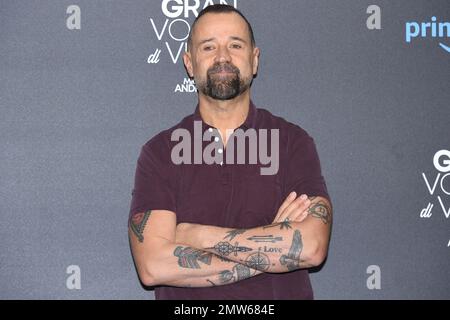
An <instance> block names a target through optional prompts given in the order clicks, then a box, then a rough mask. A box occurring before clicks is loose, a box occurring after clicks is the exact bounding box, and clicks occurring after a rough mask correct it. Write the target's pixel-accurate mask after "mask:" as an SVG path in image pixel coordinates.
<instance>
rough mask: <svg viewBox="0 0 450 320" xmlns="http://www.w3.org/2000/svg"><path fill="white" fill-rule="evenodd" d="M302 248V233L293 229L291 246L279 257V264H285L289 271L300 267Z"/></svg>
mask: <svg viewBox="0 0 450 320" xmlns="http://www.w3.org/2000/svg"><path fill="white" fill-rule="evenodd" d="M302 250H303V242H302V235H301V233H300V231H299V230H295V231H294V236H293V238H292V243H291V248H290V249H289V252H288V254H287V255H286V254H284V255H282V256H281V257H280V263H281V265H283V266H284V265H285V266H286V268H287V269H288V270H289V271H293V270H297V269H299V267H300V254H301V253H302Z"/></svg>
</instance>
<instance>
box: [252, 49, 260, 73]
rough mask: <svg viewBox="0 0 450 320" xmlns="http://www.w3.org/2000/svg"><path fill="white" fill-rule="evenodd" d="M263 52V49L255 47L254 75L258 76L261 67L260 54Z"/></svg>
mask: <svg viewBox="0 0 450 320" xmlns="http://www.w3.org/2000/svg"><path fill="white" fill-rule="evenodd" d="M260 54H261V51H260V50H259V48H258V47H255V48H254V49H253V75H254V76H256V74H257V73H258V67H259V55H260Z"/></svg>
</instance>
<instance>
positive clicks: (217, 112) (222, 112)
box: [199, 89, 250, 136]
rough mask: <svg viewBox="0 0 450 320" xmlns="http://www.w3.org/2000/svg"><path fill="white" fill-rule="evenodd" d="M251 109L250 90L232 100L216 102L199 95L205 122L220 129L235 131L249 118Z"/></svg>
mask: <svg viewBox="0 0 450 320" xmlns="http://www.w3.org/2000/svg"><path fill="white" fill-rule="evenodd" d="M249 107H250V89H249V90H247V91H245V92H244V93H242V94H241V95H240V96H238V97H236V98H234V99H232V100H226V101H221V100H215V99H212V98H210V97H207V96H205V95H203V94H199V109H200V114H201V116H202V119H203V121H204V122H206V123H207V124H208V125H210V126H213V127H215V128H217V129H219V131H220V133H221V134H222V136H223V134H224V133H225V132H226V130H234V129H236V128H238V127H239V126H241V125H242V124H243V123H244V122H245V119H246V118H247V115H248V111H249Z"/></svg>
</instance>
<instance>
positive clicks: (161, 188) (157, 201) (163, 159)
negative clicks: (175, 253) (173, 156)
mask: <svg viewBox="0 0 450 320" xmlns="http://www.w3.org/2000/svg"><path fill="white" fill-rule="evenodd" d="M169 154H170V151H169V149H168V148H167V147H166V146H165V145H164V143H161V141H158V140H150V141H149V142H148V143H147V144H145V145H144V146H143V147H142V148H141V152H140V155H139V158H138V161H137V166H136V174H135V180H134V188H133V191H132V199H131V208H130V213H129V217H130V218H131V217H132V216H133V215H135V214H137V213H140V212H145V211H148V210H169V211H173V212H175V213H176V200H175V199H176V197H175V192H176V191H175V184H174V178H173V177H174V168H173V165H172V163H171V162H170V155H169Z"/></svg>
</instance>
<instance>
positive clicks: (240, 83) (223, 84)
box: [197, 73, 253, 101]
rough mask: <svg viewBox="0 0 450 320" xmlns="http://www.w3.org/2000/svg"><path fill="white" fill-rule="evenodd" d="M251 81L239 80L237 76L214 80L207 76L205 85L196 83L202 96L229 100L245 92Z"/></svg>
mask: <svg viewBox="0 0 450 320" xmlns="http://www.w3.org/2000/svg"><path fill="white" fill-rule="evenodd" d="M252 80H253V78H251V79H241V78H240V76H239V74H238V73H237V74H234V76H232V77H229V78H226V79H214V76H211V75H209V74H208V76H207V79H206V83H204V82H203V83H202V82H200V83H198V84H197V89H198V90H199V91H200V92H202V93H203V94H204V95H206V96H208V97H211V98H213V99H215V100H221V101H225V100H231V99H234V98H236V97H237V96H240V95H241V94H242V93H244V92H245V91H247V90H248V89H249V88H250V86H251V83H252Z"/></svg>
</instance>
